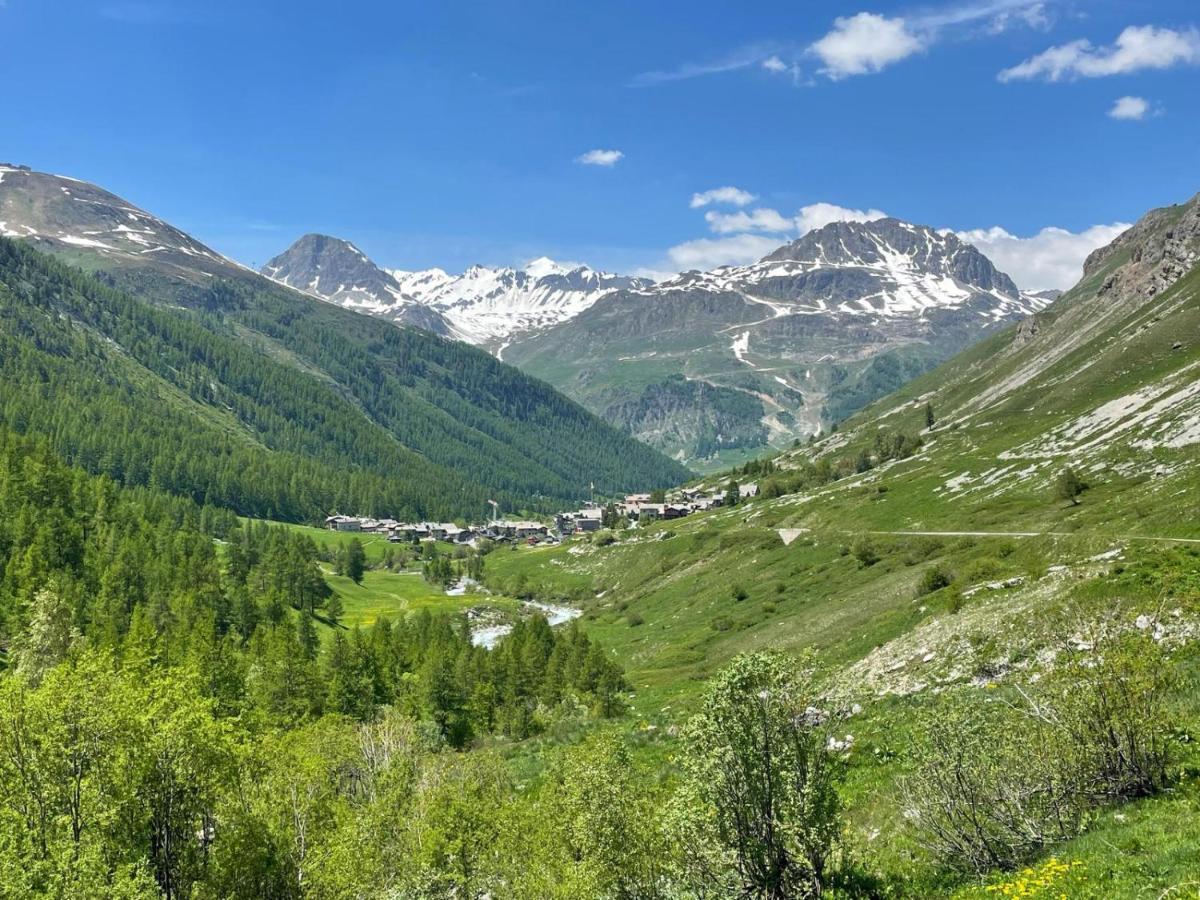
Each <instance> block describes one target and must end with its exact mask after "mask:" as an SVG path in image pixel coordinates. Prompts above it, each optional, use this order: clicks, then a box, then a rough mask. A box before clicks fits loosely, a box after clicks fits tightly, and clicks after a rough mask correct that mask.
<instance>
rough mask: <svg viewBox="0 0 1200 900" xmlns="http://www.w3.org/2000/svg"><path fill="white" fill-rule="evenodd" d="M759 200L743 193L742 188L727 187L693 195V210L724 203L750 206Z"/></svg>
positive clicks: (748, 193)
mask: <svg viewBox="0 0 1200 900" xmlns="http://www.w3.org/2000/svg"><path fill="white" fill-rule="evenodd" d="M757 199H758V198H757V197H755V196H754V195H753V194H752V193H750V192H749V191H743V190H742V189H741V188H735V187H732V186H731V185H726V186H725V187H719V188H713V189H712V190H711V191H701V192H700V193H698V194H692V202H691V204H690V205H691V207H692V209H700V208H701V207H702V206H709V205H711V204H713V203H723V204H726V205H727V206H749V205H750V204H751V203H753V202H754V201H755V200H757Z"/></svg>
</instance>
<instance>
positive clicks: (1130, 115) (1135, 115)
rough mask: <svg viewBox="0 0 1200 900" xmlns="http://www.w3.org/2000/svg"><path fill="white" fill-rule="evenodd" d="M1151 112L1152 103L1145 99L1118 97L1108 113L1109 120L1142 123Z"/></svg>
mask: <svg viewBox="0 0 1200 900" xmlns="http://www.w3.org/2000/svg"><path fill="white" fill-rule="evenodd" d="M1148 112H1150V101H1149V100H1147V99H1146V98H1145V97H1118V98H1117V100H1116V102H1115V103H1113V105H1112V109H1110V110H1109V111H1108V115H1109V118H1112V119H1124V120H1131V121H1135V122H1140V121H1141V120H1142V119H1144V118H1146V114H1147V113H1148Z"/></svg>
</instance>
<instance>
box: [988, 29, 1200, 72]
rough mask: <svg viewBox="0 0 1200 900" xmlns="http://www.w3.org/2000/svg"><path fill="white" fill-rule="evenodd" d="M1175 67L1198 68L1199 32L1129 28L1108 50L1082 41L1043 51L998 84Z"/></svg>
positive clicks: (1014, 67) (1009, 70)
mask: <svg viewBox="0 0 1200 900" xmlns="http://www.w3.org/2000/svg"><path fill="white" fill-rule="evenodd" d="M1177 65H1200V32H1197V31H1196V29H1194V28H1190V29H1188V30H1186V31H1173V30H1172V29H1170V28H1155V27H1154V26H1153V25H1131V26H1129V27H1128V28H1126V29H1125V30H1124V31H1122V32H1121V33H1120V34H1119V35H1118V36H1117V40H1116V43H1115V44H1113V45H1111V46H1109V47H1094V46H1093V45H1092V43H1091V41H1089V40H1087V39H1086V38H1081V39H1079V40H1077V41H1071V42H1070V43H1067V44H1061V45H1059V46H1057V47H1051V48H1050V49H1048V50H1044V51H1042V52H1041V53H1039V54H1038V55H1037V56H1032V57H1030V58H1029V59H1027V60H1025V61H1024V62H1022V63H1019V64H1018V65H1015V66H1013V67H1012V68H1010V69H1005V70H1004V71H1002V72H1001V73H1000V74H999V76H997V77H998V78H999V79H1000V80H1001V81H1016V80H1018V79H1029V78H1044V79H1046V80H1047V81H1061V80H1063V79H1064V78H1102V77H1104V76H1107V75H1124V74H1127V73H1129V72H1137V71H1140V70H1142V69H1168V68H1170V67H1172V66H1177Z"/></svg>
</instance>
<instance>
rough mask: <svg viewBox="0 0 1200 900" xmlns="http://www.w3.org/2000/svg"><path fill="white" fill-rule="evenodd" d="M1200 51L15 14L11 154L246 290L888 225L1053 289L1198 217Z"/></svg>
mask: <svg viewBox="0 0 1200 900" xmlns="http://www.w3.org/2000/svg"><path fill="white" fill-rule="evenodd" d="M1197 27H1200V9H1198V8H1197V6H1196V4H1195V2H1194V0H1186V2H1185V0H1158V2H1138V0H1120V2H1118V0H1096V2H1058V0H1043V2H1032V0H978V2H973V3H972V2H959V3H944V4H929V5H924V4H907V3H896V2H882V0H881V2H865V0H864V2H862V3H853V4H846V3H814V2H804V0H790V2H772V0H761V2H756V3H753V4H748V3H745V2H740V3H739V2H714V0H689V2H675V0H655V2H653V3H648V2H645V0H636V2H635V0H604V2H601V3H593V2H563V0H556V2H504V0H492V2H449V0H447V2H436V3H434V2H422V3H416V2H383V0H378V2H365V0H362V2H352V0H350V2H341V3H338V4H333V3H326V2H321V3H318V2H311V0H292V2H288V3H282V2H251V0H239V2H232V0H206V2H201V0H0V83H3V84H4V85H5V92H4V113H3V115H2V116H0V159H8V160H11V161H14V162H19V163H25V164H29V165H31V166H33V167H34V168H36V169H42V170H47V171H53V172H59V173H63V174H70V175H73V176H75V177H80V178H85V179H88V180H92V181H95V182H97V183H99V184H101V185H102V186H104V187H107V188H109V189H110V190H113V191H116V192H117V193H119V194H121V195H123V196H125V197H127V198H128V199H130V200H131V201H133V202H135V203H137V204H139V205H141V206H144V207H146V208H148V209H149V210H151V211H153V212H155V213H157V214H159V215H161V216H163V217H164V218H167V219H169V220H171V221H172V222H174V223H175V224H178V225H180V226H181V227H183V228H185V229H187V230H189V231H191V232H192V233H194V234H195V235H196V236H198V237H199V238H201V239H202V240H204V241H206V242H208V243H210V244H211V245H213V246H214V247H216V248H217V249H218V250H220V251H222V252H224V253H226V254H228V255H230V256H233V257H234V258H237V259H239V260H241V261H244V262H247V263H262V262H264V261H265V260H266V259H267V258H269V257H270V256H271V255H273V254H274V253H275V252H278V251H279V250H281V249H283V248H284V247H285V246H287V245H288V244H289V243H290V242H291V241H292V240H293V239H294V238H296V237H297V236H299V235H300V234H301V233H304V232H306V231H322V232H326V233H330V234H336V235H339V236H342V237H346V238H349V239H351V240H353V241H354V242H355V243H357V244H358V245H359V246H360V247H362V248H363V249H364V250H365V251H366V252H367V253H368V254H369V255H371V256H372V257H373V258H375V259H376V260H377V261H379V262H380V263H382V264H385V265H388V266H393V267H404V268H417V267H426V266H432V265H440V266H443V267H445V268H448V269H451V270H458V269H461V268H463V267H465V266H466V265H469V264H471V263H474V262H482V263H486V264H508V263H519V262H521V261H523V260H526V259H529V258H531V257H534V256H538V255H542V254H547V255H550V256H554V257H557V258H562V259H569V260H581V261H586V262H588V263H590V264H592V265H595V266H598V267H603V268H608V269H615V270H624V271H633V270H647V271H667V270H670V269H678V268H681V267H692V266H708V265H715V264H719V263H722V262H735V261H740V260H744V259H748V258H750V257H752V256H753V255H754V254H756V253H758V252H759V250H761V249H762V248H764V247H768V246H770V245H773V244H780V243H783V242H784V241H786V240H787V239H789V238H791V237H795V235H796V234H797V233H799V231H800V230H802V229H803V228H805V227H809V226H810V225H813V224H819V223H820V222H821V221H825V220H827V219H828V218H830V217H837V216H852V215H856V213H855V212H853V211H859V213H862V214H871V213H872V211H880V212H886V213H888V214H890V215H895V216H899V217H901V218H905V219H909V220H911V221H916V222H922V223H927V224H931V225H934V226H937V227H939V228H941V227H945V228H952V229H955V230H958V231H963V232H972V233H973V235H974V238H973V239H974V240H976V241H977V242H978V243H979V244H980V245H981V246H983V247H984V248H985V250H987V251H988V252H990V253H992V255H993V256H994V257H995V258H996V259H997V262H999V263H1000V264H1001V267H1002V268H1008V269H1009V270H1010V271H1012V272H1013V274H1014V275H1015V276H1016V277H1017V279H1018V281H1019V282H1021V283H1022V285H1023V286H1026V287H1045V286H1050V284H1051V283H1052V282H1061V281H1064V280H1069V277H1070V273H1071V272H1072V271H1073V269H1074V267H1075V266H1076V265H1077V264H1078V259H1081V258H1082V254H1083V253H1085V252H1086V249H1087V248H1089V247H1090V246H1094V245H1095V244H1097V243H1103V242H1105V241H1106V240H1107V239H1108V238H1110V237H1111V234H1112V233H1114V229H1116V228H1118V227H1119V225H1120V223H1126V222H1130V221H1133V220H1134V219H1135V218H1136V217H1137V216H1139V215H1140V214H1141V213H1142V212H1144V211H1145V210H1146V209H1148V208H1150V207H1152V206H1156V205H1162V204H1166V203H1170V202H1175V201H1181V200H1184V199H1186V198H1187V197H1189V196H1191V195H1192V194H1193V193H1195V192H1196V191H1197V190H1200V115H1198V113H1200V109H1198V108H1197V107H1198V105H1200V36H1198V35H1197V32H1196V28H1197ZM1122 98H1125V99H1122ZM1118 104H1120V105H1118ZM1114 113H1115V114H1116V115H1114ZM597 150H599V151H617V152H619V154H620V156H619V158H617V157H615V155H614V154H612V153H609V154H607V155H605V154H601V155H599V156H598V157H592V159H594V160H595V161H596V162H598V163H601V164H589V163H587V162H584V161H582V160H583V159H584V158H585V154H587V153H589V152H590V151H597ZM614 159H615V161H614ZM602 163H608V164H607V165H605V164H602ZM721 187H731V188H736V189H737V192H736V193H726V194H723V195H721V196H720V197H719V198H718V199H714V200H713V201H712V202H709V203H707V204H700V203H699V202H697V203H696V204H693V202H692V199H693V196H694V195H696V194H702V193H704V192H706V191H710V190H713V189H716V188H721ZM751 195H752V196H753V199H748V197H749V196H751ZM730 200H732V201H734V202H729V201H730ZM742 201H745V202H742ZM739 203H740V204H741V205H738V204H739ZM843 209H844V210H848V211H846V212H843V211H842V210H843ZM739 214H740V215H739ZM706 216H707V217H706ZM1047 227H1054V228H1056V229H1062V230H1063V231H1062V232H1061V233H1060V232H1058V231H1052V232H1043V229H1046V228H1047ZM998 229H1003V230H1002V231H1001V230H998ZM1098 229H1099V230H1098ZM1064 260H1066V262H1064Z"/></svg>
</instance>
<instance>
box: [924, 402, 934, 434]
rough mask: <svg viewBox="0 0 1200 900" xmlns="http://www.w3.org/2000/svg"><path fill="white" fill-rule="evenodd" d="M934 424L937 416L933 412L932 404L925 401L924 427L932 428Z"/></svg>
mask: <svg viewBox="0 0 1200 900" xmlns="http://www.w3.org/2000/svg"><path fill="white" fill-rule="evenodd" d="M936 424H937V418H936V417H935V416H934V414H933V404H932V403H926V404H925V427H926V428H933V426H934V425H936Z"/></svg>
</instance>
